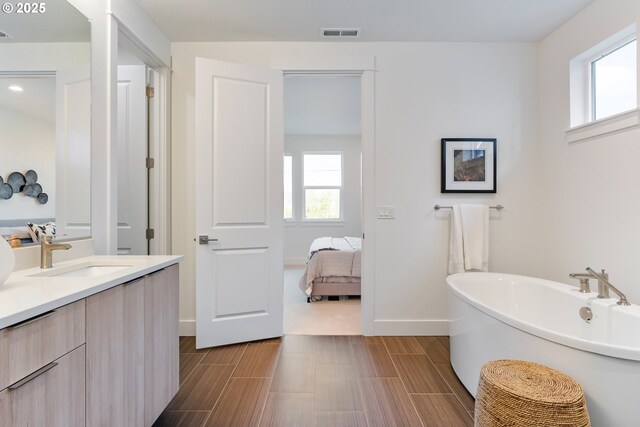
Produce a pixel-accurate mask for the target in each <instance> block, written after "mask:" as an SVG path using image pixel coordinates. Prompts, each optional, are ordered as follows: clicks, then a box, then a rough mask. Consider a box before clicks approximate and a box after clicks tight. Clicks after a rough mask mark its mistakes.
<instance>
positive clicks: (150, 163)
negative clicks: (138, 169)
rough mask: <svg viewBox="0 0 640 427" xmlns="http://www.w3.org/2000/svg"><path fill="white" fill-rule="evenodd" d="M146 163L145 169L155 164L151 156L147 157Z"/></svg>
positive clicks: (151, 167)
mask: <svg viewBox="0 0 640 427" xmlns="http://www.w3.org/2000/svg"><path fill="white" fill-rule="evenodd" d="M146 165H147V169H153V166H154V165H155V162H154V161H153V158H151V157H147V159H146Z"/></svg>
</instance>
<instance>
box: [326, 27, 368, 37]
mask: <svg viewBox="0 0 640 427" xmlns="http://www.w3.org/2000/svg"><path fill="white" fill-rule="evenodd" d="M322 35H323V36H324V37H358V36H359V35H360V28H322Z"/></svg>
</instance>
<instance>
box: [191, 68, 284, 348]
mask: <svg viewBox="0 0 640 427" xmlns="http://www.w3.org/2000/svg"><path fill="white" fill-rule="evenodd" d="M282 129H283V128H282V73H281V72H279V71H274V70H269V69H260V68H255V67H248V66H244V65H239V64H231V63H225V62H220V61H214V60H210V59H204V58H197V59H196V147H197V148H196V194H197V195H198V196H197V201H196V230H197V232H198V235H207V236H208V237H209V238H212V239H217V240H216V241H212V242H210V243H208V244H204V245H201V244H198V247H197V250H196V264H197V266H196V345H197V347H199V348H200V347H208V346H213V345H222V344H229V343H232V342H242V341H248V340H255V339H262V338H270V337H274V336H280V335H282V287H283V255H282V244H283V243H282V241H283V233H282V223H283V220H282V200H283V190H282V154H283V131H282ZM196 244H197V243H196Z"/></svg>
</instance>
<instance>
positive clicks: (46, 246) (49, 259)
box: [40, 236, 71, 268]
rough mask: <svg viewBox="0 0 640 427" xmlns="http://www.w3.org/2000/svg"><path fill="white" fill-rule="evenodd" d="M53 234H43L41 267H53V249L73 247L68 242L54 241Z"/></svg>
mask: <svg viewBox="0 0 640 427" xmlns="http://www.w3.org/2000/svg"><path fill="white" fill-rule="evenodd" d="M51 239H52V237H51V236H43V237H42V241H41V242H40V268H51V267H53V251H57V250H65V251H66V250H68V249H71V245H70V244H68V243H52V242H51Z"/></svg>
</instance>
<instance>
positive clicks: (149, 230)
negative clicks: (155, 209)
mask: <svg viewBox="0 0 640 427" xmlns="http://www.w3.org/2000/svg"><path fill="white" fill-rule="evenodd" d="M154 235H155V231H154V230H153V228H147V240H151V239H153V238H154Z"/></svg>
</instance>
